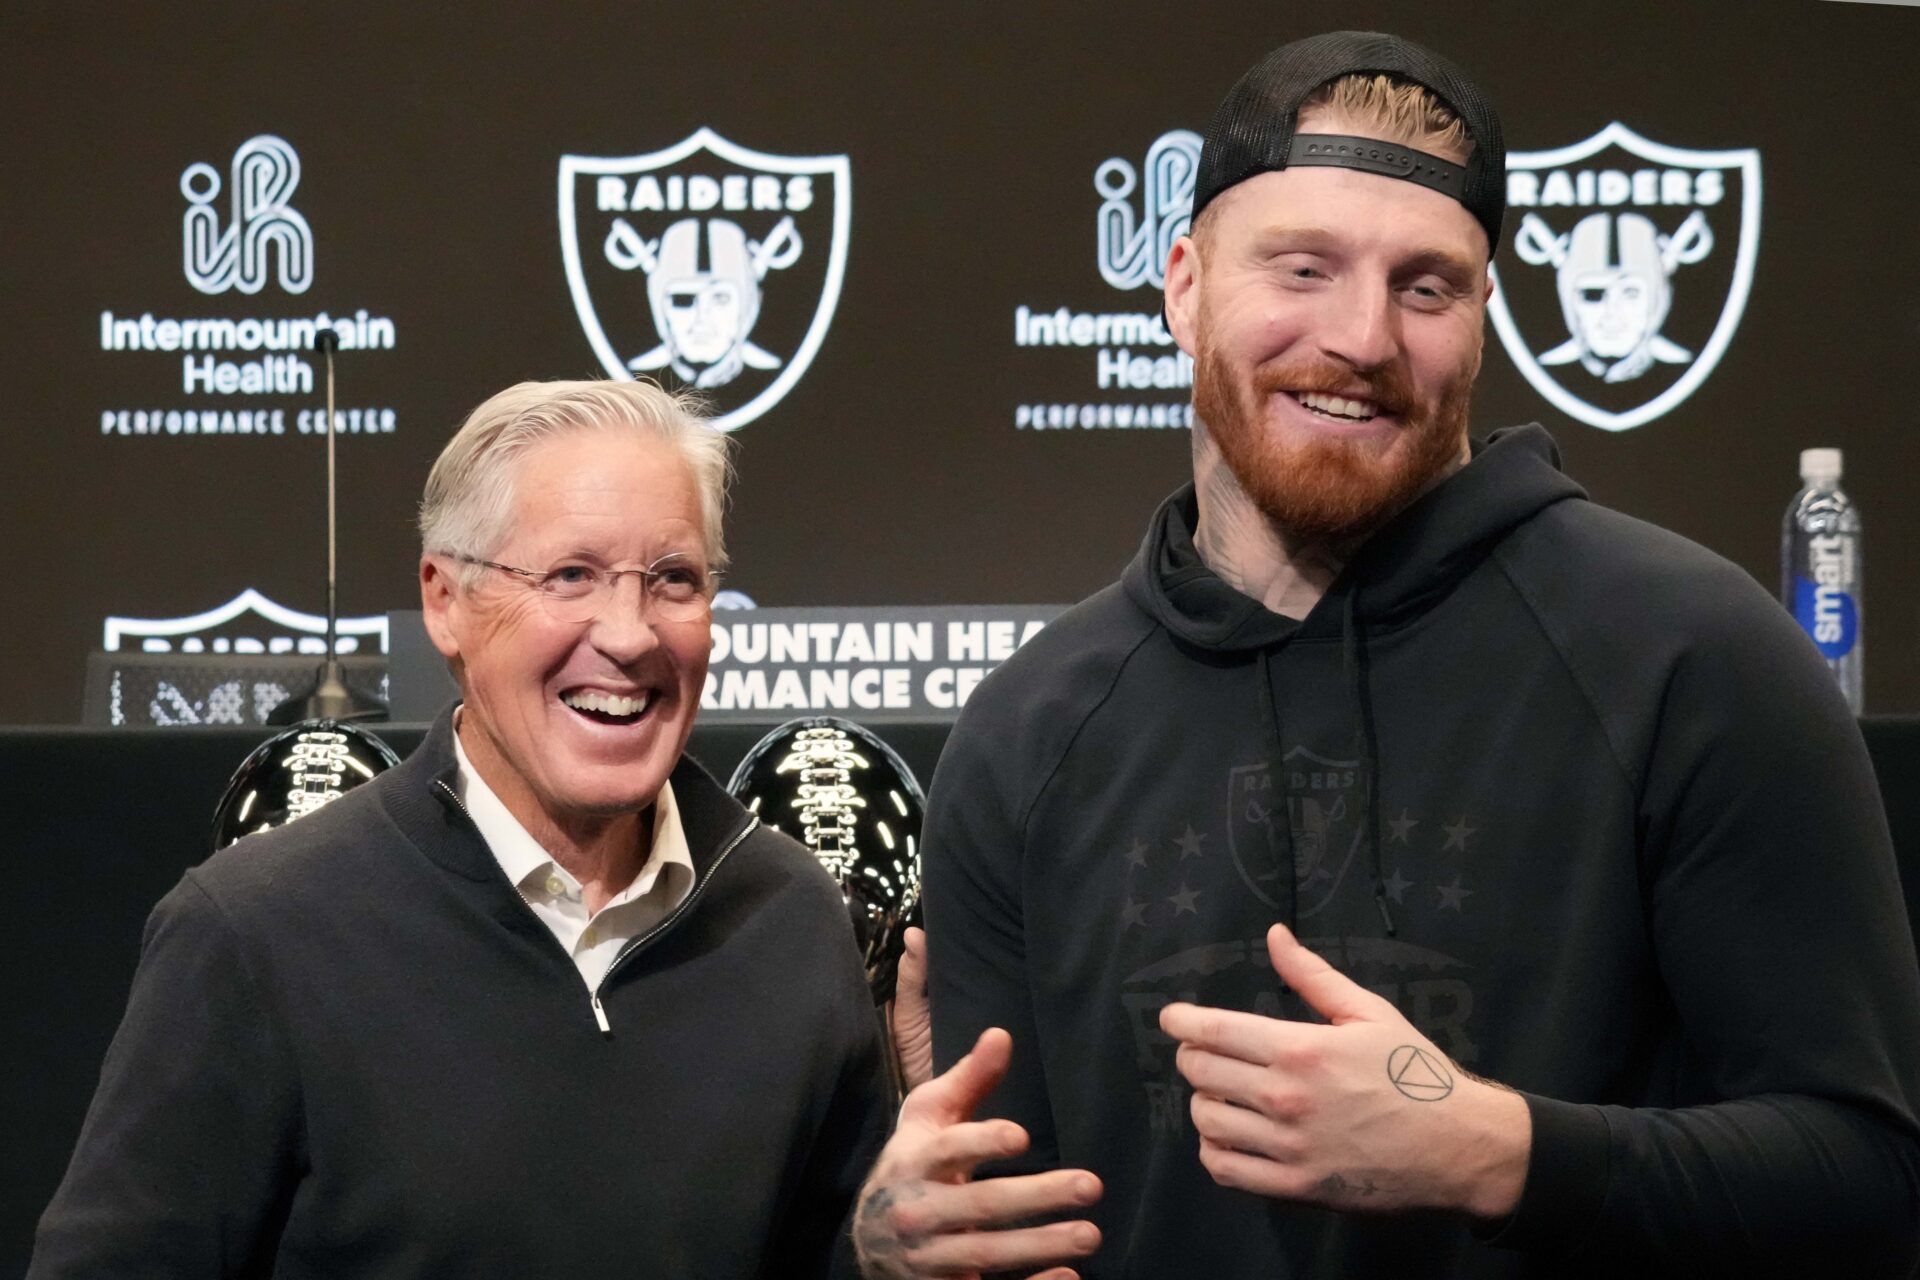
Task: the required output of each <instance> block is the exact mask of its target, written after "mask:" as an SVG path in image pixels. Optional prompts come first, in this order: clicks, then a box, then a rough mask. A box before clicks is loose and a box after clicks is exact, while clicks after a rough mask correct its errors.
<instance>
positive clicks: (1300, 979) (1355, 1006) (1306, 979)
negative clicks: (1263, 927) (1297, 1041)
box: [1267, 924, 1393, 1026]
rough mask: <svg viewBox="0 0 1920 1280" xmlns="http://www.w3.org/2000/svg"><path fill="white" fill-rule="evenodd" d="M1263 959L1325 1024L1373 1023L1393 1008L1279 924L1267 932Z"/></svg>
mask: <svg viewBox="0 0 1920 1280" xmlns="http://www.w3.org/2000/svg"><path fill="white" fill-rule="evenodd" d="M1267 956H1268V958H1269V959H1271V960H1272V961H1273V971H1274V972H1275V973H1277V974H1279V975H1280V981H1282V982H1284V983H1286V984H1287V985H1288V986H1289V987H1292V988H1293V989H1294V990H1295V991H1297V992H1299V993H1300V998H1301V999H1302V1000H1305V1001H1306V1002H1307V1004H1308V1005H1309V1006H1310V1007H1311V1008H1312V1009H1313V1010H1314V1012H1316V1013H1318V1014H1320V1015H1321V1016H1322V1017H1324V1018H1326V1019H1327V1020H1328V1021H1329V1022H1331V1023H1333V1024H1334V1025H1336V1026H1338V1025H1339V1024H1340V1023H1343V1022H1377V1021H1380V1020H1381V1017H1382V1015H1383V1014H1384V1013H1385V1012H1387V1011H1390V1010H1391V1009H1392V1008H1393V1006H1391V1005H1389V1004H1387V1002H1386V1001H1385V1000H1383V999H1381V998H1380V997H1379V996H1377V995H1375V994H1373V992H1371V991H1369V990H1367V989H1366V988H1365V987H1363V986H1361V985H1360V984H1359V983H1357V982H1355V981H1354V980H1353V979H1352V978H1349V977H1347V975H1346V974H1344V973H1341V972H1340V971H1339V970H1338V969H1336V968H1334V967H1333V966H1332V965H1330V964H1328V963H1327V962H1326V961H1325V960H1323V959H1321V958H1320V957H1319V956H1317V955H1315V954H1314V953H1313V952H1311V951H1309V950H1307V949H1306V948H1305V947H1303V946H1301V945H1300V940H1299V939H1298V938H1296V937H1294V936H1293V931H1292V930H1290V929H1288V928H1287V926H1285V925H1283V924H1276V925H1274V926H1273V928H1271V929H1269V930H1267Z"/></svg>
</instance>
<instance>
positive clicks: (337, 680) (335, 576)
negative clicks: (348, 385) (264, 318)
mask: <svg viewBox="0 0 1920 1280" xmlns="http://www.w3.org/2000/svg"><path fill="white" fill-rule="evenodd" d="M313 346H314V350H316V351H318V352H320V353H321V354H322V355H323V356H324V357H325V358H326V364H327V656H326V659H325V661H323V662H321V664H320V667H319V669H318V670H317V671H315V672H314V676H313V689H312V691H311V692H309V693H306V694H304V695H302V694H294V695H292V696H291V697H289V698H288V699H287V700H286V701H285V702H282V703H281V704H280V705H279V706H277V707H275V708H274V709H273V710H272V711H271V712H269V713H268V715H267V723H268V724H292V723H294V722H295V721H297V720H384V719H386V718H387V704H386V703H384V702H382V701H380V700H379V699H378V698H370V697H367V696H366V695H364V694H359V693H355V692H354V691H353V690H352V689H349V688H348V687H347V682H346V680H345V678H344V677H343V676H342V674H341V670H340V657H339V654H338V651H337V648H338V643H339V635H338V633H339V628H340V607H339V595H340V576H339V548H338V542H339V514H338V506H339V503H338V499H337V497H336V493H335V487H336V486H335V475H334V472H335V468H334V413H333V353H334V352H335V351H337V350H339V348H340V335H339V334H337V333H335V332H334V331H333V330H332V329H321V330H320V331H319V332H318V333H316V334H314V336H313Z"/></svg>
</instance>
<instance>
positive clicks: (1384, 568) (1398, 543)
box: [1122, 425, 1586, 937]
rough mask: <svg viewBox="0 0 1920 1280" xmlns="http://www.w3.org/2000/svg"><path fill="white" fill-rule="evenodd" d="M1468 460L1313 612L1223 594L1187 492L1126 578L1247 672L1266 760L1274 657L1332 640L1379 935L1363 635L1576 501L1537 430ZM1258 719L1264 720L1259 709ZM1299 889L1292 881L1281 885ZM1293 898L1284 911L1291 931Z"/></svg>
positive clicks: (1368, 547)
mask: <svg viewBox="0 0 1920 1280" xmlns="http://www.w3.org/2000/svg"><path fill="white" fill-rule="evenodd" d="M1472 450H1473V452H1472V456H1471V458H1470V459H1469V460H1468V462H1467V465H1466V466H1464V467H1461V468H1460V469H1459V470H1458V471H1456V472H1454V473H1453V474H1452V475H1450V476H1448V477H1447V478H1446V479H1445V480H1443V481H1442V482H1441V483H1440V484H1439V485H1438V486H1436V487H1435V488H1434V489H1433V490H1432V491H1431V492H1429V493H1427V494H1425V495H1423V496H1422V497H1421V498H1420V499H1419V500H1418V501H1416V502H1414V503H1413V504H1412V505H1411V506H1409V507H1408V508H1407V509H1406V510H1405V511H1402V512H1401V513H1400V514H1399V515H1397V516H1395V517H1394V518H1393V519H1392V520H1390V521H1388V522H1387V524H1386V525H1385V526H1383V527H1382V528H1381V529H1380V530H1379V531H1378V532H1376V533H1375V534H1374V535H1373V536H1372V537H1370V538H1368V539H1367V540H1366V542H1364V543H1362V544H1361V546H1360V549H1359V550H1358V551H1357V552H1356V553H1355V554H1354V557H1353V559H1352V560H1351V561H1350V562H1348V564H1347V566H1346V567H1345V568H1344V569H1342V570H1341V572H1340V576H1339V577H1338V578H1336V579H1334V581H1333V584H1332V585H1331V586H1330V587H1329V588H1328V589H1327V592H1326V594H1325V595H1324V596H1322V597H1321V598H1320V600H1319V602H1318V603H1317V604H1315V605H1314V608H1313V611H1312V612H1311V613H1309V614H1308V615H1307V616H1306V617H1305V618H1303V619H1301V620H1299V621H1297V622H1296V621H1295V620H1294V619H1292V618H1287V617H1283V616H1281V615H1280V614H1277V613H1273V612H1271V611H1269V610H1268V609H1267V608H1266V607H1265V606H1264V605H1262V604H1261V603H1260V602H1259V601H1258V600H1254V599H1253V598H1251V597H1249V596H1246V595H1243V594H1241V593H1240V592H1239V591H1237V590H1235V589H1234V588H1233V587H1231V586H1229V585H1228V584H1227V583H1226V582H1225V581H1223V580H1222V579H1221V578H1220V577H1219V576H1218V575H1217V574H1215V573H1214V572H1213V570H1212V569H1209V568H1208V567H1207V565H1206V563H1205V562H1204V561H1202V560H1201V559H1200V553H1199V552H1198V551H1197V550H1196V549H1195V548H1194V545H1193V532H1194V529H1195V528H1196V527H1197V526H1198V523H1199V505H1198V500H1197V498H1196V496H1195V493H1194V487H1193V486H1192V485H1191V484H1189V485H1187V486H1186V487H1185V488H1183V489H1181V490H1180V491H1179V492H1178V493H1176V494H1174V495H1173V496H1172V497H1170V498H1168V499H1167V500H1166V502H1164V503H1162V504H1161V506H1160V510H1159V511H1157V512H1156V513H1155V514H1154V518H1153V523H1152V525H1151V526H1149V528H1148V530H1147V540H1146V542H1145V544H1144V545H1142V546H1141V548H1140V553H1139V554H1138V555H1136V556H1135V557H1134V558H1133V562H1132V563H1131V564H1129V565H1128V566H1127V571H1126V574H1125V576H1124V578H1123V579H1122V581H1123V582H1124V583H1125V584H1126V590H1127V594H1128V595H1129V596H1130V597H1131V598H1132V599H1133V601H1134V602H1135V603H1136V604H1138V605H1139V606H1140V608H1142V609H1144V610H1146V612H1147V613H1149V614H1150V615H1152V616H1153V617H1154V618H1155V619H1157V620H1158V621H1159V622H1160V623H1161V625H1163V626H1165V627H1166V628H1167V630H1169V631H1171V632H1172V633H1173V634H1174V635H1175V636H1176V637H1178V638H1179V639H1181V640H1183V641H1185V642H1186V643H1188V644H1190V645H1193V646H1196V647H1198V648H1200V649H1204V650H1207V651H1209V652H1212V653H1216V654H1223V655H1234V656H1236V657H1239V658H1240V659H1241V660H1243V661H1244V663H1245V665H1247V666H1249V667H1251V668H1252V680H1253V682H1254V686H1255V688H1257V700H1254V701H1252V702H1251V703H1250V705H1251V706H1253V707H1256V708H1261V709H1263V711H1264V715H1262V719H1263V720H1264V721H1265V723H1266V728H1267V732H1268V743H1269V747H1270V750H1271V752H1272V755H1271V758H1272V759H1273V760H1275V761H1279V760H1283V759H1284V758H1285V755H1286V752H1285V744H1286V734H1285V731H1284V725H1283V720H1284V715H1283V711H1284V709H1283V707H1282V706H1281V703H1280V701H1279V700H1278V699H1276V698H1275V696H1274V680H1273V671H1272V667H1273V662H1274V660H1275V655H1276V651H1277V650H1278V649H1279V647H1280V646H1281V645H1282V644H1284V643H1285V642H1286V641H1288V640H1290V639H1292V638H1293V637H1294V636H1300V637H1303V638H1304V637H1312V636H1326V637H1337V638H1338V640H1339V642H1340V645H1341V656H1342V661H1341V669H1342V671H1343V673H1344V676H1345V683H1346V687H1347V691H1348V694H1349V697H1350V700H1351V706H1352V721H1353V734H1354V748H1355V750H1356V752H1357V753H1358V755H1359V757H1360V759H1361V762H1362V763H1361V768H1360V770H1359V773H1360V776H1361V778H1362V779H1364V781H1363V783H1362V786H1363V788H1364V790H1363V791H1362V793H1361V796H1362V799H1361V803H1362V805H1363V806H1364V810H1365V818H1364V823H1363V826H1362V834H1363V838H1364V840H1365V843H1366V846H1367V859H1368V862H1369V863H1370V864H1371V867H1372V872H1373V899H1374V904H1375V906H1376V907H1377V908H1378V910H1379V913H1380V921H1381V924H1382V925H1383V926H1384V927H1385V930H1386V934H1387V936H1388V937H1393V936H1394V933H1395V928H1394V922H1393V912H1392V910H1391V908H1390V907H1389V906H1388V905H1387V888H1386V877H1385V873H1384V872H1383V870H1382V868H1381V854H1380V802H1379V796H1380V791H1381V780H1380V743H1379V737H1378V732H1377V729H1376V724H1375V716H1374V710H1373V694H1372V687H1371V684H1372V681H1371V677H1370V675H1369V665H1370V660H1369V655H1368V652H1367V637H1368V635H1369V633H1370V632H1373V631H1380V630H1387V629H1391V628H1392V627H1395V626H1398V625H1400V624H1403V623H1406V622H1410V621H1412V620H1413V619H1415V618H1417V617H1419V616H1420V615H1421V614H1423V613H1425V612H1426V611H1427V610H1428V609H1431V608H1432V607H1433V606H1434V605H1436V604H1438V603H1439V602H1440V601H1441V600H1442V599H1444V598H1445V597H1446V594H1447V593H1448V592H1449V591H1450V590H1452V589H1453V587H1454V585H1455V584H1456V583H1458V582H1459V581H1460V580H1461V579H1462V578H1464V577H1465V576H1466V575H1467V574H1468V573H1469V572H1470V571H1471V570H1472V569H1473V568H1474V566H1475V565H1477V564H1479V563H1480V561H1481V560H1483V559H1485V558H1486V555H1487V553H1488V552H1489V551H1490V550H1492V548H1493V546H1494V544H1495V543H1497V542H1499V541H1500V539H1501V538H1503V537H1505V536H1506V535H1507V533H1508V532H1509V531H1511V530H1512V529H1513V528H1515V527H1516V526H1518V525H1520V524H1523V523H1525V522H1526V521H1527V520H1530V519H1532V518H1533V517H1534V516H1535V515H1537V514H1538V513H1539V512H1540V511H1542V510H1544V509H1545V508H1547V507H1549V506H1552V505H1553V504H1554V503H1556V502H1562V501H1565V500H1566V499H1569V498H1584V497H1585V496H1586V493H1585V491H1584V490H1582V489H1581V488H1580V486H1579V485H1577V484H1575V483H1574V482H1573V481H1571V480H1569V479H1568V478H1567V477H1566V476H1564V475H1562V474H1561V472H1560V451H1559V450H1558V449H1557V448H1555V447H1554V443H1553V439H1552V437H1550V436H1549V435H1547V433H1546V431H1545V429H1544V428H1542V427H1540V426H1538V425H1528V426H1524V427H1512V428H1509V429H1507V430H1504V431H1497V432H1495V433H1494V434H1493V435H1491V436H1489V437H1488V438H1487V440H1486V441H1485V442H1484V443H1482V442H1478V441H1476V442H1474V444H1473V445H1472ZM1256 714H1260V713H1259V712H1256ZM1282 811H1283V812H1285V813H1286V814H1287V815H1288V816H1287V818H1286V819H1285V820H1284V821H1282V820H1277V819H1269V821H1267V822H1266V824H1265V834H1266V839H1267V841H1268V844H1269V847H1270V850H1271V852H1272V855H1273V857H1274V861H1275V865H1277V866H1293V865H1294V847H1295V842H1296V835H1295V832H1294V831H1293V817H1292V815H1293V812H1294V807H1293V805H1292V804H1291V802H1289V803H1288V804H1287V805H1286V806H1284V809H1283V810H1282ZM1286 880H1287V884H1288V885H1289V886H1290V887H1293V886H1294V880H1293V877H1292V876H1288V877H1287V878H1286ZM1297 906H1298V901H1297V898H1294V899H1292V900H1291V901H1290V903H1289V906H1288V907H1287V909H1286V922H1287V924H1288V925H1289V926H1292V925H1296V924H1297V923H1298V914H1297Z"/></svg>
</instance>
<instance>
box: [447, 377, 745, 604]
mask: <svg viewBox="0 0 1920 1280" xmlns="http://www.w3.org/2000/svg"><path fill="white" fill-rule="evenodd" d="M701 409H702V405H701V403H700V400H699V398H698V397H697V396H695V395H693V394H691V393H689V392H669V391H665V390H663V389H662V388H661V387H660V386H659V385H657V384H656V383H653V382H650V381H638V382H613V381H605V380H592V381H581V382H520V383H516V384H514V385H513V386H511V387H508V388H507V389H506V390H505V391H502V392H500V393H499V394H498V395H495V396H493V397H491V398H489V399H488V400H487V401H486V402H485V403H483V404H482V405H481V406H480V407H479V408H477V409H475V410H474V411H473V412H472V413H470V414H468V415H467V420H466V421H465V422H464V423H462V424H461V426H460V430H458V431H456V432H455V433H454V436H453V439H451V440H449V441H447V447H446V448H444V449H442V450H441V451H440V457H439V458H438V459H437V460H436V461H435V462H434V464H433V470H432V472H431V473H429V474H428V476H427V488H426V493H425V494H424V495H422V497H421V501H420V547H421V550H422V551H424V552H426V553H429V554H435V555H448V556H455V557H469V558H472V559H482V558H484V557H487V556H490V555H492V554H493V553H494V552H495V551H496V550H497V549H498V548H499V546H500V544H501V543H503V542H505V541H506V539H507V537H508V535H509V534H510V533H511V532H512V530H511V528H510V525H511V522H512V520H513V501H514V487H513V485H514V478H515V473H516V472H517V470H518V464H519V462H520V460H521V459H522V458H523V457H524V456H525V455H526V454H527V453H528V452H529V451H531V450H532V449H533V448H534V446H536V445H538V444H541V443H543V442H544V441H547V440H551V439H554V438H555V437H558V436H562V435H569V434H572V433H574V432H577V431H615V432H631V433H633V434H636V435H641V436H645V437H647V438H650V439H655V440H661V441H664V442H666V443H668V444H671V445H673V446H674V447H675V448H676V449H678V450H679V451H680V456H681V457H682V458H683V459H684V460H685V461H686V464H687V469H688V470H689V471H691V472H692V473H693V480H694V486H695V488H696V489H697V490H698V491H699V494H700V515H701V522H700V523H701V536H702V541H703V542H704V543H705V548H704V549H705V551H706V556H707V564H708V567H710V568H711V569H713V570H714V571H716V572H717V571H719V570H721V569H724V568H725V567H726V564H727V552H726V543H725V539H724V536H723V533H722V529H721V515H722V513H723V511H724V509H725V507H726V500H727V485H728V482H729V481H730V480H731V479H732V478H733V464H732V460H731V458H730V457H729V449H730V446H731V444H732V441H731V439H730V438H729V437H728V436H727V435H726V434H725V433H724V432H721V431H716V430H715V429H714V428H713V427H712V425H711V424H710V423H709V422H708V421H707V419H706V418H705V417H704V416H703V414H702V412H701ZM479 574H480V570H479V569H478V568H477V567H476V566H474V565H470V564H467V565H462V566H461V568H460V582H461V585H462V586H463V587H466V588H471V587H472V586H473V585H474V583H475V582H476V581H477V580H478V577H479Z"/></svg>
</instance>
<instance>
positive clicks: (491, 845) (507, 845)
mask: <svg viewBox="0 0 1920 1280" xmlns="http://www.w3.org/2000/svg"><path fill="white" fill-rule="evenodd" d="M460 710H461V709H460V708H457V707H456V708H455V709H454V713H453V757H454V762H455V770H456V783H455V789H456V790H457V791H458V792H459V794H460V800H461V802H462V803H463V804H465V805H466V807H467V812H468V813H469V814H471V815H472V816H473V825H474V826H476V827H478V828H479V829H480V838H481V839H482V840H484V841H486V844H487V848H488V850H489V851H491V852H492V854H493V857H494V861H496V862H498V863H499V864H500V869H501V870H502V871H505V872H506V873H507V879H508V880H510V881H512V882H513V883H514V884H516V885H520V884H525V883H526V882H527V881H528V879H530V878H532V877H534V876H541V877H543V878H544V877H545V876H546V875H547V874H548V873H549V872H551V873H554V874H557V875H559V876H560V877H561V879H562V881H563V883H565V884H566V886H567V888H568V889H569V890H573V891H577V890H578V889H579V888H580V884H579V882H578V881H577V880H575V879H574V877H573V875H572V873H570V872H569V871H568V870H567V869H566V868H565V867H563V866H561V865H560V864H559V863H557V862H555V861H554V860H553V856H552V855H551V854H549V853H548V852H547V851H546V848H545V847H544V846H543V845H541V843H540V842H539V841H538V840H535V839H534V838H533V836H532V835H531V834H530V833H529V832H528V831H527V829H526V828H525V827H523V826H521V825H520V820H519V819H518V818H516V817H514V816H513V813H512V812H511V811H510V810H509V809H508V808H507V806H506V802H505V801H503V800H501V799H500V797H499V796H497V795H495V794H494V791H493V788H492V787H489V786H488V785H487V781H486V779H485V778H482V777H481V776H480V771H479V770H478V769H476V768H474V767H473V761H471V760H469V759H468V758H467V748H466V746H465V744H463V743H462V742H461V741H460ZM652 827H653V847H652V848H651V849H650V850H649V851H648V853H647V860H646V862H645V864H643V865H642V866H641V868H640V872H639V874H638V875H636V876H634V878H633V883H632V884H630V885H628V886H627V887H626V888H625V889H624V890H622V891H621V892H620V893H619V894H617V895H615V897H614V899H613V902H611V903H609V904H608V905H609V906H611V905H614V903H619V902H625V901H627V900H629V899H631V898H637V897H639V896H641V895H642V894H645V893H647V892H649V891H650V890H652V888H653V887H654V885H655V883H656V882H658V881H659V880H660V878H661V875H662V873H663V872H664V871H665V870H666V869H667V868H668V867H676V866H677V867H680V868H682V869H683V870H684V872H685V874H684V875H678V876H674V877H670V879H677V880H678V881H679V882H680V883H681V884H682V885H683V886H688V887H690V886H691V884H692V882H693V878H694V868H693V854H692V852H691V850H690V849H689V848H688V846H687V833H686V830H685V828H683V827H682V826H681V825H680V806H679V804H678V802H676V801H675V799H674V795H673V783H672V782H670V781H665V780H663V781H662V782H661V783H660V794H659V795H657V796H655V797H654V801H653V822H652Z"/></svg>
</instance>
